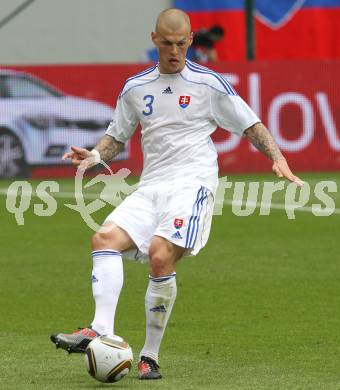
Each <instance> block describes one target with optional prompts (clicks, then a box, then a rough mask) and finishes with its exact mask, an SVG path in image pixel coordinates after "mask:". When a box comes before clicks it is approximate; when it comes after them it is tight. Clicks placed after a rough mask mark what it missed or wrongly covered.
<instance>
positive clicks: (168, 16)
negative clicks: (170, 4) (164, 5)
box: [155, 8, 191, 33]
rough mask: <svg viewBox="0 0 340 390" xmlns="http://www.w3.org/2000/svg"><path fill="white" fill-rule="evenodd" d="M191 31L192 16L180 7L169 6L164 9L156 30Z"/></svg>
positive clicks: (159, 16)
mask: <svg viewBox="0 0 340 390" xmlns="http://www.w3.org/2000/svg"><path fill="white" fill-rule="evenodd" d="M179 30H180V31H183V30H185V31H186V32H187V33H190V31H191V25H190V18H189V16H188V15H187V14H186V13H185V12H184V11H182V10H180V9H178V8H168V9H166V10H164V11H162V12H161V13H160V14H159V15H158V18H157V21H156V29H155V31H156V32H163V33H164V32H165V31H166V32H173V31H179Z"/></svg>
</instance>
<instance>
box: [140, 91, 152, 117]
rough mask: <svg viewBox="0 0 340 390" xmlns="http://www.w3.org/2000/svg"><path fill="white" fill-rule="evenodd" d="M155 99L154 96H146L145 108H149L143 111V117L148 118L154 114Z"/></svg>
mask: <svg viewBox="0 0 340 390" xmlns="http://www.w3.org/2000/svg"><path fill="white" fill-rule="evenodd" d="M154 99H155V97H154V96H153V95H145V96H144V97H143V100H145V106H146V107H145V108H147V110H143V111H142V112H143V115H145V116H148V115H151V114H152V112H153V108H152V103H153V101H154Z"/></svg>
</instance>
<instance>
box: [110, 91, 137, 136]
mask: <svg viewBox="0 0 340 390" xmlns="http://www.w3.org/2000/svg"><path fill="white" fill-rule="evenodd" d="M137 124H138V118H137V116H136V114H135V110H134V108H133V105H132V104H131V102H130V101H129V96H128V95H127V94H125V95H121V96H120V97H119V98H118V100H117V106H116V110H115V112H114V115H113V119H112V121H111V123H110V124H109V127H108V128H107V130H106V133H105V134H107V135H110V136H111V137H114V138H115V139H116V140H117V141H119V142H122V143H125V142H126V141H128V140H129V138H131V136H132V135H133V133H134V131H135V130H136V127H137Z"/></svg>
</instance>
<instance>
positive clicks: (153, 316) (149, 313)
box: [140, 272, 177, 362]
mask: <svg viewBox="0 0 340 390" xmlns="http://www.w3.org/2000/svg"><path fill="white" fill-rule="evenodd" d="M176 294H177V287H176V272H174V273H172V274H171V275H167V276H162V277H159V278H152V277H151V276H150V281H149V286H148V289H147V291H146V295H145V314H146V338H145V344H144V347H143V349H142V351H141V353H140V356H147V357H149V358H151V359H153V360H155V361H156V362H158V352H159V348H160V345H161V341H162V338H163V335H164V331H165V328H166V325H167V322H168V319H169V317H170V314H171V310H172V307H173V305H174V303H175V299H176Z"/></svg>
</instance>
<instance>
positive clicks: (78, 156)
mask: <svg viewBox="0 0 340 390" xmlns="http://www.w3.org/2000/svg"><path fill="white" fill-rule="evenodd" d="M123 149H124V144H122V143H121V142H118V141H116V140H115V139H114V138H113V137H111V136H110V135H104V136H103V137H102V138H101V139H100V140H99V142H98V143H97V145H96V147H95V148H94V149H93V150H92V151H91V152H90V151H89V150H87V149H84V148H78V147H76V146H71V150H72V151H71V152H69V153H65V154H64V156H63V160H67V159H70V160H71V161H72V164H73V165H74V166H75V167H77V166H79V165H80V164H82V165H83V168H84V169H86V168H90V167H93V166H94V165H96V164H98V163H99V162H100V160H103V161H105V162H108V161H111V160H112V159H113V158H114V157H116V156H117V154H118V153H119V152H121V151H122V150H123ZM84 160H86V161H84Z"/></svg>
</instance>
